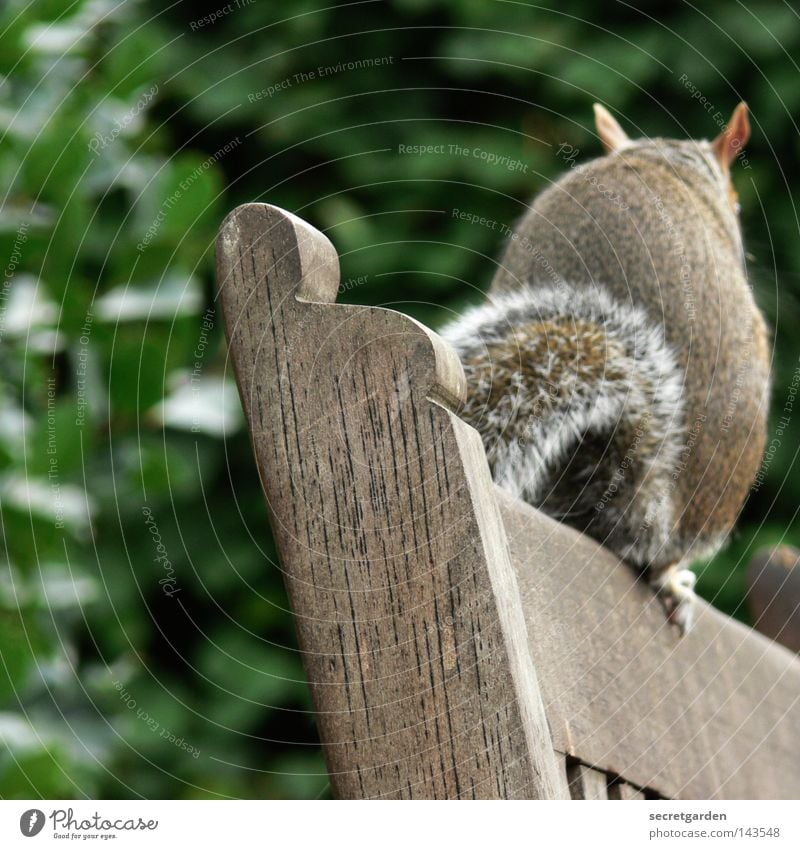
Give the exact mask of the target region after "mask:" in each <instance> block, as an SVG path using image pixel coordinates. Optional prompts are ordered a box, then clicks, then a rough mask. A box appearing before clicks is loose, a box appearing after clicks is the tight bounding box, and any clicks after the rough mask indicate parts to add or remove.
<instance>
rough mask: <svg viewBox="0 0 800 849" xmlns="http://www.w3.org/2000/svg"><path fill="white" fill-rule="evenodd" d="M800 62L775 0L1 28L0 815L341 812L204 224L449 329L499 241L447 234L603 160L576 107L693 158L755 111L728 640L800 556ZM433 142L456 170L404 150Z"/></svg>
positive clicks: (315, 8)
mask: <svg viewBox="0 0 800 849" xmlns="http://www.w3.org/2000/svg"><path fill="white" fill-rule="evenodd" d="M601 9H602V11H600V10H601ZM214 13H216V14H217V16H218V19H217V20H215V21H210V20H207V21H205V22H203V23H202V25H201V19H202V18H203V17H204V16H206V15H211V14H214ZM798 56H800V18H799V17H798V13H797V11H795V10H794V9H793V8H792V7H791V6H790V5H788V4H786V3H782V2H760V3H759V2H756V3H748V4H747V5H746V6H745V5H743V4H739V3H732V2H728V0H726V2H722V0H717V2H710V3H705V4H703V5H702V6H701V7H699V8H693V7H692V6H691V5H689V4H683V3H680V2H678V3H674V2H671V3H649V4H629V3H623V2H618V3H607V4H602V7H601V6H600V5H599V4H597V3H594V2H588V0H587V2H572V3H566V4H565V3H553V4H551V3H540V4H537V5H533V4H528V3H525V2H500V1H499V0H461V2H443V1H442V2H437V0H392V2H382V0H380V2H361V3H351V4H343V5H341V6H339V7H337V8H334V7H329V4H328V3H323V2H317V0H306V2H297V3H291V4H282V3H270V2H266V0H253V2H250V3H247V2H246V0H238V3H237V2H236V0H233V2H231V3H230V4H228V5H227V6H226V5H225V4H224V3H223V2H221V0H211V2H203V3H198V2H177V3H174V4H171V5H166V4H162V3H156V2H123V3H114V2H108V0H99V2H97V0H95V2H88V0H85V1H84V0H76V2H72V3H69V2H66V3H65V2H62V0H58V2H56V1H55V0H52V2H51V0H43V2H36V3H28V2H8V3H5V4H3V11H2V12H0V74H2V81H0V133H2V141H0V188H1V189H2V191H3V204H2V208H1V212H0V257H1V258H2V260H3V263H4V265H5V274H4V276H3V278H2V280H0V286H2V289H1V290H0V508H1V510H2V515H1V516H0V518H1V519H2V525H1V526H0V533H2V539H3V546H2V549H0V657H1V658H2V666H0V740H2V741H3V744H4V745H0V796H2V797H26V798H27V797H37V796H43V797H51V798H53V797H82V796H105V797H136V796H147V797H178V798H181V797H317V796H320V797H324V796H326V795H328V794H329V789H328V783H327V778H326V775H325V768H324V764H323V761H322V757H321V755H320V752H319V748H318V743H317V739H316V733H315V728H314V722H313V717H312V715H311V713H310V702H309V696H308V691H307V688H306V685H305V683H304V676H303V670H302V666H301V663H300V659H299V656H298V654H297V650H296V646H295V642H294V635H293V632H292V626H291V620H290V616H289V612H288V609H287V601H286V598H285V594H284V590H283V587H282V584H281V576H280V568H279V565H278V564H277V563H276V560H275V554H274V550H273V546H272V542H271V538H270V533H269V528H268V526H267V521H266V513H265V508H264V505H263V501H262V498H261V495H260V490H259V485H258V479H257V476H256V472H255V468H254V465H253V460H252V456H251V451H250V446H249V443H248V438H247V434H246V432H245V431H244V429H243V426H242V420H241V415H240V413H239V410H238V402H237V399H236V394H235V389H234V387H233V385H232V383H231V371H230V367H229V364H228V362H227V360H226V353H225V346H224V338H223V332H222V327H221V324H220V321H219V320H218V317H217V316H216V315H214V314H213V313H211V314H207V313H206V311H207V310H208V309H212V310H213V308H214V282H213V242H214V237H215V233H216V230H217V227H218V226H219V223H220V221H221V220H222V218H223V216H224V215H225V213H226V212H227V211H228V210H230V209H231V208H232V207H234V206H235V205H237V204H239V203H242V202H245V201H254V200H262V201H269V202H270V203H274V204H277V205H279V206H283V207H285V208H287V209H289V210H292V211H293V212H295V213H297V214H299V215H300V216H302V217H303V218H305V219H307V220H308V221H310V222H311V223H312V224H314V225H315V226H316V227H317V228H319V229H320V230H322V231H323V232H325V233H326V234H327V235H328V236H329V237H330V238H331V240H332V241H333V243H334V244H335V245H336V247H337V248H338V250H339V253H340V255H341V262H342V280H343V281H345V286H344V288H345V290H346V291H344V293H343V295H342V300H346V301H351V302H358V303H364V304H385V305H391V306H395V307H397V308H399V309H401V310H403V311H407V312H408V313H410V314H412V315H414V316H415V317H417V318H419V319H421V320H422V321H424V322H426V323H430V324H432V325H434V326H437V325H439V324H440V323H441V322H442V320H443V319H444V318H445V317H446V315H447V312H448V311H454V310H456V311H457V310H459V309H461V308H463V306H464V305H466V304H467V303H469V302H474V301H476V300H478V299H479V298H480V292H481V291H482V290H484V289H485V288H486V286H487V285H488V283H489V280H490V278H491V275H492V273H493V267H494V262H495V259H496V257H497V255H498V252H499V251H500V249H501V246H502V236H501V235H500V233H499V232H498V231H497V230H492V229H491V228H488V227H481V226H479V225H476V224H469V223H467V222H465V221H462V220H458V219H457V218H454V217H453V210H454V209H457V210H464V211H468V212H470V213H477V214H479V215H483V216H485V217H486V218H488V219H491V220H492V221H498V222H502V223H503V224H505V225H512V224H513V222H514V221H515V220H516V219H517V218H518V217H519V216H520V215H521V213H522V212H523V210H524V208H525V203H526V201H527V199H529V197H530V196H531V195H532V194H533V193H535V192H537V191H539V190H541V189H542V188H543V187H544V186H546V185H547V183H548V181H550V180H552V179H554V178H556V177H557V175H558V174H559V172H561V171H563V169H564V164H563V161H559V159H558V157H557V156H556V150H557V148H558V146H559V145H560V144H562V143H567V144H570V145H572V146H574V147H575V148H576V149H578V150H579V151H580V154H579V159H580V160H581V161H583V160H585V159H588V158H590V157H592V156H595V155H597V154H599V152H600V150H599V144H598V141H597V139H596V137H595V135H594V132H593V127H592V120H591V114H592V113H591V104H592V102H593V101H595V100H597V101H600V102H602V103H604V104H606V105H607V106H608V107H609V108H610V109H612V110H613V111H614V112H615V114H617V115H618V116H619V117H620V120H621V122H622V124H623V125H624V126H625V128H626V129H627V130H628V131H629V133H630V134H631V135H632V136H634V135H672V136H677V137H687V136H695V137H713V136H715V135H716V134H717V133H718V132H719V129H720V122H721V121H724V120H725V119H727V117H728V115H729V114H730V112H731V110H732V109H733V107H734V106H735V105H736V103H737V102H738V101H739V100H741V99H746V100H747V101H748V103H749V104H750V107H751V110H752V123H753V137H752V140H751V143H750V145H749V147H748V150H747V160H748V163H749V165H748V166H747V167H742V166H741V165H740V166H739V168H738V171H737V174H736V183H737V188H738V190H739V194H740V196H741V202H742V207H743V224H744V230H745V236H746V243H747V246H748V250H749V252H750V254H751V255H752V256H751V279H752V281H753V284H754V286H755V289H756V295H757V299H758V301H759V303H760V304H761V306H762V308H763V309H764V311H765V313H766V315H767V317H768V319H769V322H770V325H771V326H772V327H773V329H774V338H775V388H774V393H773V395H774V412H773V420H772V423H771V431H770V437H769V438H770V441H771V443H772V449H771V456H770V460H769V462H768V464H767V465H766V466H765V473H766V476H765V480H764V484H763V486H762V487H761V488H760V489H759V490H758V492H756V493H754V494H753V495H752V496H751V498H750V501H749V502H748V504H747V506H746V509H745V512H744V514H743V516H742V519H741V522H740V524H739V527H738V530H737V531H736V533H735V535H734V537H733V539H732V542H731V545H730V546H729V548H728V549H727V550H726V551H725V552H724V553H723V554H721V555H720V556H719V557H717V558H716V559H715V560H714V561H713V562H711V563H709V564H698V571H699V573H700V576H701V578H700V588H701V591H702V592H703V594H704V595H706V597H708V598H709V599H711V600H712V601H713V602H714V603H715V604H716V605H718V606H719V607H720V608H722V609H723V610H725V611H727V612H729V613H732V614H733V615H736V616H739V617H741V618H745V619H746V613H745V611H744V609H743V606H742V599H743V569H744V567H745V565H746V563H747V560H748V559H749V557H750V555H751V553H752V551H753V549H754V548H755V547H757V546H759V545H762V544H766V543H775V542H780V541H783V542H794V543H799V542H800V532H799V530H798V525H797V521H796V513H797V504H798V493H799V492H800V474H798V471H797V466H796V463H795V457H796V452H797V447H798V426H797V422H796V421H795V418H794V417H793V416H792V414H791V410H790V411H789V413H788V415H787V414H786V413H784V412H783V409H784V406H785V404H786V402H787V397H788V396H789V393H790V390H791V388H792V386H793V384H792V381H793V380H794V381H795V382H794V386H795V387H796V386H797V382H798V372H797V369H798V349H799V348H800V343H799V340H798V334H797V327H798V293H799V292H800V278H798V256H800V254H799V252H798V249H797V237H798V219H797V209H796V207H795V204H794V197H793V189H794V183H795V179H796V173H797V155H798V132H797V125H796V123H795V120H794V118H793V115H795V114H796V113H797V107H798V102H799V101H800V73H798V66H797V62H796V57H798ZM376 60H379V61H376ZM348 62H350V63H357V64H356V65H355V66H353V67H348V66H347V64H344V65H342V64H341V63H348ZM320 67H322V68H325V69H327V70H326V72H325V73H324V74H320V73H319V72H317V69H318V68H320ZM312 71H313V72H315V73H314V76H313V77H309V76H308V75H309V73H310V72H312ZM295 75H298V76H295ZM299 75H306V76H299ZM286 81H289V82H288V83H287V82H286ZM279 84H283V86H284V87H283V88H279V89H277V90H275V91H274V92H273V91H270V87H274V86H277V85H279ZM259 93H261V94H260V96H259ZM693 94H694V95H696V96H694V97H693ZM701 98H704V99H705V100H702V99H701ZM709 106H710V108H709ZM717 113H718V114H717ZM715 115H716V116H717V117H715ZM423 144H433V145H444V150H445V152H444V153H435V154H430V155H426V156H415V155H412V154H407V153H401V152H400V147H399V146H400V145H423ZM450 145H459V146H461V147H463V148H466V149H467V150H468V151H474V150H475V149H478V150H479V151H484V152H486V154H487V155H488V154H493V155H494V156H495V157H503V156H507V157H509V161H510V162H515V163H518V164H517V165H514V166H513V167H510V168H509V167H504V166H503V165H502V164H500V165H498V164H491V163H489V162H488V161H487V160H486V159H483V158H481V157H480V155H478V156H475V155H472V154H471V153H470V154H468V155H467V156H463V155H457V154H455V153H453V152H451V149H450V147H449V146H450ZM226 146H227V152H226ZM148 233H149V235H148ZM204 315H206V320H205V323H204V321H203V316H204ZM782 416H786V419H785V420H784V421H783V422H782V421H781V417H782ZM193 428H194V430H193ZM147 511H150V512H147ZM159 544H160V545H161V546H162V548H158V546H159ZM157 557H161V560H157V559H156V558H157Z"/></svg>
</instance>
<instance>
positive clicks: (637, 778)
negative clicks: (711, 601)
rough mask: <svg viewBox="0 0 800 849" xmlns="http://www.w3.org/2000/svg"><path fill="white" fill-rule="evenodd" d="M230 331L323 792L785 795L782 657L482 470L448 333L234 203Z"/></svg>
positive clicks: (793, 784) (272, 216)
mask: <svg viewBox="0 0 800 849" xmlns="http://www.w3.org/2000/svg"><path fill="white" fill-rule="evenodd" d="M217 256H218V280H219V288H220V294H221V298H222V303H223V309H224V315H225V323H226V326H227V332H228V338H229V343H230V354H231V357H232V360H233V365H234V368H235V371H236V376H237V380H238V385H239V391H240V393H241V398H242V402H243V405H244V409H245V412H246V415H247V420H248V423H249V426H250V432H251V435H252V441H253V446H254V451H255V456H256V459H257V462H258V467H259V471H260V475H261V480H262V482H263V488H264V493H265V496H266V501H267V505H268V509H269V516H270V520H271V523H272V529H273V531H274V534H275V538H276V541H277V546H278V551H279V555H280V560H281V564H282V568H283V570H284V573H285V578H286V583H287V587H288V591H289V594H290V598H291V603H292V606H293V609H294V616H295V621H296V625H297V631H298V635H299V641H300V647H301V650H302V652H303V656H304V661H305V668H306V671H307V674H308V679H309V683H310V686H311V691H312V694H313V699H314V705H315V710H316V715H317V721H318V727H319V734H320V737H321V741H322V746H323V748H324V752H325V757H326V761H327V764H328V768H329V771H330V780H331V783H332V786H333V789H334V792H335V793H336V795H338V796H339V797H346V798H374V797H393V798H394V797H402V798H431V797H433V798H457V797H469V798H472V797H501V798H543V799H562V798H570V797H571V798H575V799H606V798H609V799H642V798H645V799H647V798H783V797H790V798H798V797H800V735H798V729H800V661H799V660H798V658H797V656H796V655H795V654H794V653H792V652H790V651H789V650H788V649H786V648H784V647H782V646H780V645H778V644H776V643H775V642H772V641H771V640H769V639H767V638H766V637H764V636H762V635H761V634H759V633H756V632H755V631H753V630H751V629H749V628H747V627H745V626H743V625H742V624H740V623H738V622H736V621H734V620H732V619H730V618H728V617H726V616H723V615H721V614H720V613H719V612H717V611H715V610H714V609H713V608H711V607H709V606H708V605H706V604H704V603H701V604H700V610H699V615H698V621H697V624H696V626H695V627H694V629H693V631H692V632H691V633H690V634H689V635H688V636H687V637H684V638H681V637H679V636H678V634H677V632H676V630H675V628H674V627H673V626H670V625H669V624H668V623H667V622H666V620H665V616H664V613H663V611H662V609H661V606H660V604H659V603H658V601H657V600H656V599H655V598H654V597H653V594H652V592H651V590H650V589H649V588H648V587H647V586H646V585H644V584H643V583H642V582H641V581H638V580H637V579H636V576H635V575H634V572H633V571H632V570H631V569H629V568H628V567H627V566H625V565H624V564H622V563H620V562H619V561H618V560H617V559H616V558H615V557H614V555H612V554H611V553H610V552H608V551H607V550H605V549H604V548H602V547H601V546H599V545H597V543H595V542H593V541H592V540H590V539H588V538H585V537H583V536H581V535H580V534H578V533H576V532H574V531H572V530H571V529H569V528H567V527H565V526H562V525H560V524H558V523H557V522H554V521H553V520H551V519H549V518H547V517H546V516H544V515H543V514H541V513H539V512H538V511H537V510H535V509H533V508H531V507H529V506H528V505H526V504H524V503H521V502H519V501H516V500H514V499H512V498H510V497H509V496H507V495H506V494H505V493H504V492H502V491H501V490H499V489H498V488H496V487H495V486H494V484H493V483H492V480H491V477H490V474H489V469H488V466H487V462H486V457H485V454H484V450H483V447H482V444H481V440H480V438H479V436H478V434H477V433H476V432H475V431H474V430H473V429H472V428H470V427H469V426H468V425H466V424H465V423H464V422H463V421H462V420H461V419H460V418H459V417H458V415H457V412H456V410H457V409H458V406H459V403H460V402H461V400H462V399H463V397H464V393H465V382H464V374H463V371H462V368H461V365H460V363H459V361H458V359H457V357H456V356H455V354H454V352H453V351H452V350H451V349H450V348H449V347H448V346H447V345H446V344H445V343H444V342H443V341H442V340H441V338H439V337H438V336H437V335H436V334H435V333H433V332H432V331H430V330H428V329H427V328H425V327H424V326H422V325H421V324H419V323H418V322H416V321H414V320H413V319H411V318H408V317H407V316H404V315H401V314H400V313H397V312H393V311H391V310H386V309H377V308H367V307H358V306H348V305H337V304H336V303H335V300H336V294H337V289H338V286H339V264H338V257H337V254H336V251H335V250H334V248H333V246H332V245H331V243H330V242H329V241H328V239H327V238H325V237H324V236H323V235H322V234H321V233H319V232H318V231H316V230H315V229H313V228H312V227H310V226H309V225H308V224H306V223H305V222H303V221H301V220H300V219H299V218H296V217H295V216H293V215H291V214H290V213H287V212H284V211H283V210H280V209H277V208H276V207H272V206H267V205H262V204H248V205H245V206H242V207H239V208H238V209H236V210H234V211H233V212H232V213H231V214H230V215H229V216H228V218H227V219H226V220H225V222H224V224H223V225H222V228H221V232H220V235H219V239H218V243H217Z"/></svg>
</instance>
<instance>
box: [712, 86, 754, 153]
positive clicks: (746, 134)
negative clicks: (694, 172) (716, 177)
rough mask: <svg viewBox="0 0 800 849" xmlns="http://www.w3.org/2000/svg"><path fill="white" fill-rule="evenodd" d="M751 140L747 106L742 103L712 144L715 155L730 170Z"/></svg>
mask: <svg viewBox="0 0 800 849" xmlns="http://www.w3.org/2000/svg"><path fill="white" fill-rule="evenodd" d="M749 138H750V119H749V118H748V117H747V104H746V103H744V102H742V103H740V104H739V105H738V106H737V107H736V109H734V110H733V115H731V119H730V121H728V124H727V126H726V127H725V129H724V130H723V131H722V132H721V133H720V134H719V135H718V136H717V137H716V138H715V139H714V141H713V142H711V147H712V148H713V149H714V154H715V155H716V157H717V159H719V161H720V164H721V165H722V167H723V168H730V167H731V165H733V163H734V161H735V160H736V157H737V156H738V155H739V154H740V153H741V152H742V148H744V146H745V145H746V144H747V140H748V139H749Z"/></svg>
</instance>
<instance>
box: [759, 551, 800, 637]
mask: <svg viewBox="0 0 800 849" xmlns="http://www.w3.org/2000/svg"><path fill="white" fill-rule="evenodd" d="M747 586H748V590H747V601H748V604H749V606H750V613H751V615H752V617H753V622H754V623H755V627H756V628H757V629H758V630H759V631H761V633H762V634H766V636H768V637H769V638H770V639H772V640H775V641H776V642H778V643H781V644H782V645H784V646H786V648H788V649H791V651H793V652H800V551H798V550H797V549H796V548H792V547H791V546H788V545H781V546H777V547H776V548H771V549H765V550H764V551H759V552H757V553H756V555H755V556H754V557H753V559H752V560H751V562H750V565H749V567H748V569H747Z"/></svg>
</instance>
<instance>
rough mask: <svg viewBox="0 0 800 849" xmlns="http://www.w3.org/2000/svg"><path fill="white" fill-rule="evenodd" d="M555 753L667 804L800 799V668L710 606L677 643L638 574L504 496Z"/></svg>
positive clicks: (784, 653)
mask: <svg viewBox="0 0 800 849" xmlns="http://www.w3.org/2000/svg"><path fill="white" fill-rule="evenodd" d="M496 492H497V498H498V501H499V504H500V507H501V512H502V515H503V519H504V522H505V525H506V530H507V532H508V537H509V540H510V543H511V551H512V560H513V563H514V566H515V568H516V571H517V579H518V582H519V586H520V589H521V591H522V598H523V605H524V607H525V613H526V619H527V623H528V629H529V633H530V638H531V649H532V653H533V656H534V662H535V665H536V669H537V673H538V676H539V683H540V686H541V689H542V693H543V696H544V702H545V709H546V712H547V718H548V721H549V724H550V728H551V730H552V733H553V738H554V745H555V747H556V749H557V750H558V751H560V752H564V753H566V754H568V755H571V756H573V757H575V758H578V759H580V760H581V761H584V762H586V763H591V764H594V765H595V766H596V767H599V768H602V769H603V770H605V771H607V772H609V773H612V774H616V775H620V776H622V777H623V778H624V779H626V780H627V781H629V782H632V783H633V784H635V785H637V786H639V787H648V788H652V789H653V790H654V791H656V792H657V793H658V794H659V795H661V796H665V797H668V798H754V799H755V798H800V757H798V742H797V729H798V728H800V662H798V658H797V657H796V656H795V655H793V654H792V653H790V652H789V651H787V650H786V649H785V648H783V647H782V646H779V645H777V644H775V643H773V642H771V641H769V640H767V639H766V638H765V637H763V636H762V635H761V634H758V633H756V632H755V631H752V630H751V629H749V628H746V627H745V626H743V625H741V624H740V623H738V622H736V621H734V620H732V619H729V618H728V617H726V616H723V615H721V614H720V613H718V612H717V611H715V610H713V608H710V607H709V606H708V605H706V604H704V603H702V602H701V603H700V604H699V616H698V621H697V623H696V625H695V627H694V628H693V630H692V631H691V633H690V634H689V635H687V636H686V637H682V638H681V637H679V636H678V634H677V631H676V629H675V628H674V627H673V626H670V625H669V624H668V623H667V622H666V620H665V617H664V613H663V611H662V609H661V606H660V604H659V603H658V601H657V600H656V599H655V598H654V597H653V594H652V592H651V590H650V589H649V588H648V587H647V586H646V584H645V583H644V582H642V581H637V580H636V578H635V576H634V575H633V573H632V571H631V570H630V569H629V567H627V566H625V565H624V564H622V563H620V562H619V561H618V560H617V559H616V558H615V557H614V555H612V554H611V553H610V552H609V551H608V550H606V549H604V548H602V547H601V546H599V545H597V544H596V543H595V542H593V541H592V540H590V539H589V538H587V537H584V536H581V535H580V534H578V533H576V532H574V531H572V530H571V529H569V528H567V527H564V526H563V525H560V524H558V523H557V522H554V521H553V520H551V519H549V518H548V517H546V516H544V515H543V514H541V513H540V512H538V511H536V510H534V509H533V508H531V507H529V506H528V505H526V504H523V503H521V502H519V501H516V500H514V499H512V498H510V497H509V496H507V495H506V494H505V493H503V492H502V491H501V490H499V489H498V490H496Z"/></svg>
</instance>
